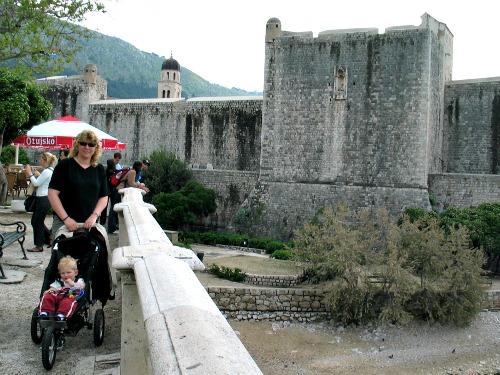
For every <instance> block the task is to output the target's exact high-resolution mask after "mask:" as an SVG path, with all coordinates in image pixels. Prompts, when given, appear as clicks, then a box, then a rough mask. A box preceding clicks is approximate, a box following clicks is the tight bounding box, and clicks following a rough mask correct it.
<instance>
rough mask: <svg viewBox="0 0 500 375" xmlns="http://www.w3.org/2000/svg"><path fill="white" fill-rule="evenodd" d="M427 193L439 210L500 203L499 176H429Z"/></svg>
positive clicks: (451, 174)
mask: <svg viewBox="0 0 500 375" xmlns="http://www.w3.org/2000/svg"><path fill="white" fill-rule="evenodd" d="M429 192H430V193H431V194H433V195H434V196H435V198H436V200H437V203H438V206H439V208H441V209H446V208H448V207H450V206H455V207H457V208H460V209H461V208H467V207H476V206H478V205H479V204H480V203H483V202H500V175H485V174H458V173H445V174H435V175H429Z"/></svg>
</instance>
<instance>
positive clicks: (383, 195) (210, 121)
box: [49, 14, 500, 238]
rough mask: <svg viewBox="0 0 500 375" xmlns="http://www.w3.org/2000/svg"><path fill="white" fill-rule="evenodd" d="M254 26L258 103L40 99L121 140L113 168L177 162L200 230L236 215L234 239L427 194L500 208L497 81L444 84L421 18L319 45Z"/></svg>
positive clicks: (442, 46)
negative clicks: (203, 209)
mask: <svg viewBox="0 0 500 375" xmlns="http://www.w3.org/2000/svg"><path fill="white" fill-rule="evenodd" d="M266 27H267V32H266V43H265V49H266V61H265V85H264V96H263V98H260V97H231V98H194V99H190V100H183V99H137V100H113V99H107V100H100V98H101V97H103V96H104V95H105V93H104V92H103V91H105V88H104V86H103V85H102V84H99V82H100V81H99V80H97V81H96V83H94V84H89V83H86V82H83V83H79V84H78V85H77V87H76V88H74V89H68V87H71V83H70V82H69V81H70V79H68V84H67V86H64V87H63V86H61V85H59V86H54V88H53V89H52V92H58V91H61V92H64V93H65V94H59V95H55V94H51V95H52V98H53V99H54V100H53V102H54V103H55V104H56V106H55V109H54V114H53V115H54V117H59V116H61V115H64V114H72V115H75V116H76V117H80V118H82V119H83V120H86V121H89V122H90V123H92V124H93V125H94V126H97V127H98V128H101V129H102V130H104V131H106V132H108V133H110V134H112V135H114V136H116V137H117V138H119V140H120V141H122V142H126V143H127V149H126V150H125V151H124V152H123V155H124V162H125V163H126V164H131V163H132V162H133V161H134V160H137V159H140V158H142V157H144V156H147V155H149V154H150V153H151V152H153V151H155V150H166V151H172V152H174V153H176V154H177V155H178V156H179V157H181V158H182V159H184V160H186V162H187V163H188V164H190V165H191V167H192V168H193V171H194V176H195V178H196V179H198V180H199V181H200V182H202V183H204V184H205V185H206V186H207V187H210V188H212V189H215V190H216V192H217V194H218V202H217V203H218V210H217V212H216V213H215V214H214V215H212V217H210V218H208V219H206V220H204V221H203V223H202V224H204V225H206V226H209V227H214V228H216V227H228V226H232V225H233V224H234V223H233V219H234V215H235V213H236V212H237V210H239V209H240V208H245V209H246V210H247V211H248V212H249V216H248V222H247V224H246V227H247V228H246V229H248V228H251V229H254V230H255V232H256V233H258V234H260V235H265V236H273V237H282V238H289V236H290V235H291V232H292V230H293V229H294V228H296V227H297V226H301V225H302V224H303V223H305V222H307V221H308V220H309V219H310V218H311V217H312V216H313V215H314V214H315V213H316V212H317V211H318V210H319V209H322V208H326V207H332V206H334V205H336V204H338V203H343V202H345V203H348V204H349V205H350V206H351V207H353V208H359V207H364V208H370V209H376V208H378V207H386V208H388V209H389V210H390V211H391V212H392V213H394V214H400V213H401V211H402V210H403V209H405V208H406V207H410V206H420V207H424V208H426V209H428V208H430V201H429V192H431V193H432V194H433V195H434V196H435V197H436V198H437V199H438V201H439V200H441V201H440V202H439V203H440V205H441V206H442V207H445V206H449V205H456V206H458V207H467V206H469V205H476V204H478V203H480V202H483V201H500V191H499V190H500V189H499V186H500V174H499V170H500V167H499V165H500V160H499V159H500V157H499V152H500V115H499V111H498V106H499V105H498V103H499V98H500V96H499V91H500V78H493V79H483V80H473V81H452V80H451V66H452V57H453V50H452V39H453V37H452V34H451V32H450V31H449V30H448V28H447V27H446V25H445V24H443V23H440V22H438V21H436V20H434V19H433V18H432V17H430V16H429V15H427V14H424V15H423V16H422V24H421V25H419V26H411V27H409V26H404V27H391V28H388V29H386V30H385V33H384V34H378V32H377V30H376V29H356V30H333V31H325V32H322V33H320V34H319V35H318V37H313V35H312V33H310V32H298V33H295V32H288V31H282V30H281V22H280V21H279V20H278V19H270V20H269V21H268V23H267V25H266ZM57 87H58V88H57ZM49 92H50V91H49ZM51 100H52V99H51ZM73 103H76V104H73ZM68 111H69V112H70V113H68ZM71 111H74V113H71ZM110 154H112V153H110ZM109 156H110V155H105V156H104V158H106V157H109ZM104 158H103V160H105V159H104ZM457 174H458V176H457ZM461 174H468V175H474V176H471V178H470V179H467V180H465V179H464V178H462V177H461ZM464 181H468V183H464Z"/></svg>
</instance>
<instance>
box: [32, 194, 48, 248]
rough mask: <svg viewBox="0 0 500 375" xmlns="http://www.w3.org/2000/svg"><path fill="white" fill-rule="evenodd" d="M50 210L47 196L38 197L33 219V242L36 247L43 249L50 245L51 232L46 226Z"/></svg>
mask: <svg viewBox="0 0 500 375" xmlns="http://www.w3.org/2000/svg"><path fill="white" fill-rule="evenodd" d="M49 209H50V202H49V198H48V197H47V196H42V197H36V207H35V212H33V216H32V217H31V226H32V227H33V241H34V242H35V246H38V247H42V246H43V245H44V244H45V245H48V244H49V243H50V230H49V228H47V226H46V225H45V217H46V216H47V212H48V211H49Z"/></svg>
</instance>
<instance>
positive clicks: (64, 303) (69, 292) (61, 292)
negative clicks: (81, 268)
mask: <svg viewBox="0 0 500 375" xmlns="http://www.w3.org/2000/svg"><path fill="white" fill-rule="evenodd" d="M57 268H58V270H59V275H60V276H61V277H60V278H59V279H57V280H55V281H54V282H53V283H52V284H50V287H49V289H47V290H46V291H45V292H43V295H42V299H41V300H40V309H39V310H40V315H39V317H40V319H45V320H46V319H48V318H49V317H50V316H49V314H52V315H56V320H66V318H70V317H71V315H73V313H74V311H75V308H76V304H77V302H78V300H80V298H82V297H83V295H84V294H85V281H84V280H83V279H82V278H81V277H80V278H79V279H77V278H76V277H77V275H78V267H77V264H76V260H75V259H74V258H72V257H71V256H69V255H67V256H65V257H64V258H62V259H61V260H60V261H59V264H58V266H57Z"/></svg>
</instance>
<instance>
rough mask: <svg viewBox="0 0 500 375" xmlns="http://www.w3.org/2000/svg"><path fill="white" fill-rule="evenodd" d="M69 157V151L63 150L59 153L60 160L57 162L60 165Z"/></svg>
mask: <svg viewBox="0 0 500 375" xmlns="http://www.w3.org/2000/svg"><path fill="white" fill-rule="evenodd" d="M68 155H69V150H61V151H59V160H57V162H58V163H59V162H60V161H61V160H64V159H66V158H67V157H68Z"/></svg>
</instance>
